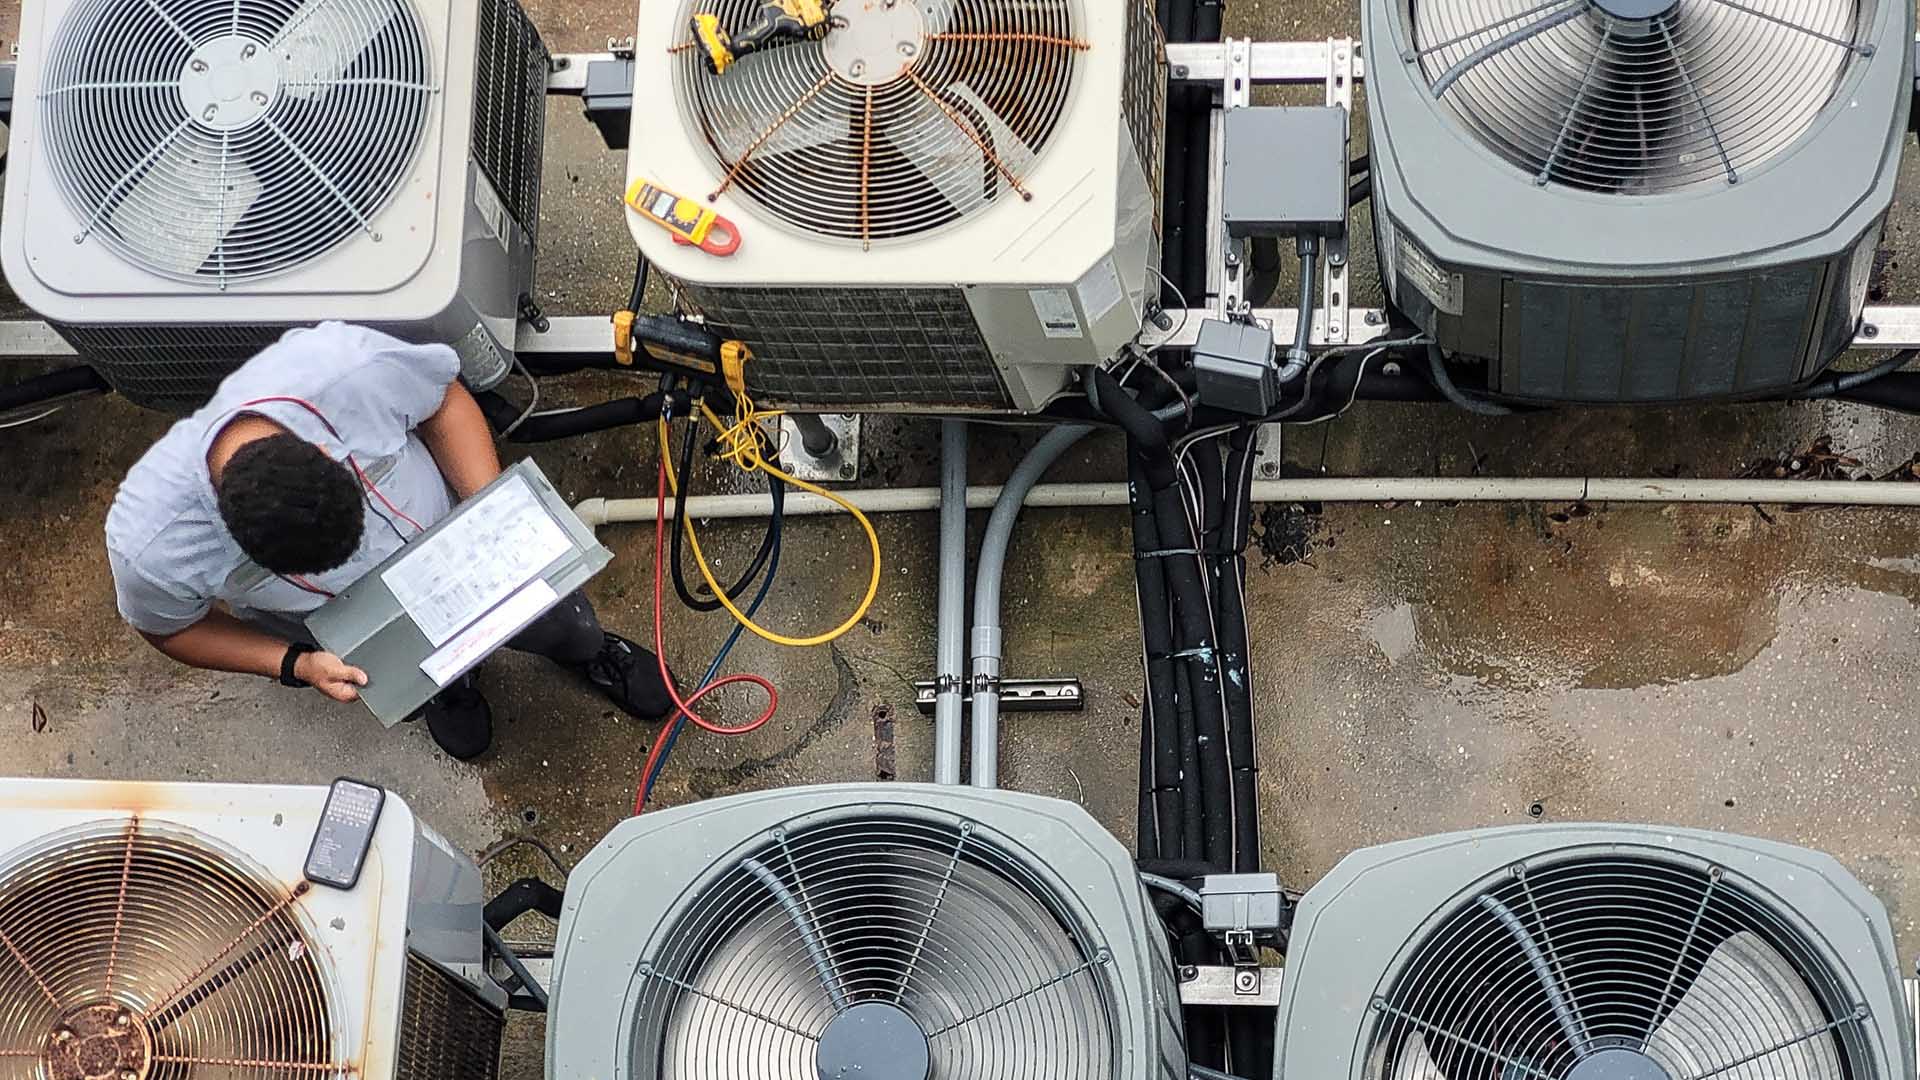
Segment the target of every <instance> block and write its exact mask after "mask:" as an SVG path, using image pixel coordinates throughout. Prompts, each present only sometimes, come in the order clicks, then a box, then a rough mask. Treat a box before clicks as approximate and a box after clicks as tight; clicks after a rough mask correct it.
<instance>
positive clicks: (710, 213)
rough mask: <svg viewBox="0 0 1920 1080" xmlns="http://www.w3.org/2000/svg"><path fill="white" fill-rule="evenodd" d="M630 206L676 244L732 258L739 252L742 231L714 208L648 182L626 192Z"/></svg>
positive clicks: (634, 186)
mask: <svg viewBox="0 0 1920 1080" xmlns="http://www.w3.org/2000/svg"><path fill="white" fill-rule="evenodd" d="M627 205H628V206H629V207H631V208H632V209H633V211H634V213H637V214H639V215H640V216H641V217H644V218H646V219H648V220H650V221H652V222H653V223H655V224H656V225H659V226H660V227H661V228H663V229H665V230H667V231H668V232H670V233H672V234H673V241H674V243H676V244H689V245H692V246H694V247H697V248H699V249H700V250H701V251H704V252H706V253H707V254H709V255H731V254H733V253H734V252H736V251H738V250H740V231H739V230H738V229H735V228H734V227H733V222H731V221H728V220H727V219H726V218H723V217H721V216H720V215H719V214H718V213H716V212H714V210H713V209H712V208H711V207H706V206H701V205H700V204H699V203H697V202H695V201H694V200H692V199H689V198H687V197H686V196H684V195H679V194H676V193H674V192H671V191H668V190H667V189H666V188H663V187H660V186H658V185H656V184H651V183H648V182H647V181H645V180H635V181H634V182H633V185H632V186H631V187H629V188H627Z"/></svg>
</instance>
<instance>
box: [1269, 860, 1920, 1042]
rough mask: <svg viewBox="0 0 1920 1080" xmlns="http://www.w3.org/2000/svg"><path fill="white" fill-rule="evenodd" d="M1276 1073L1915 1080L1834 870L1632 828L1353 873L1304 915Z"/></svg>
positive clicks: (1860, 921) (1868, 909) (1870, 908)
mask: <svg viewBox="0 0 1920 1080" xmlns="http://www.w3.org/2000/svg"><path fill="white" fill-rule="evenodd" d="M1278 1023H1279V1027H1278V1041H1277V1044H1276V1046H1277V1049H1276V1056H1275V1066H1276V1073H1275V1075H1277V1076H1291V1077H1318V1078H1322V1080H1708V1078H1713V1080H1903V1078H1907V1077H1911V1076H1913V1074H1914V1047H1913V1022H1912V1021H1911V1020H1910V1019H1909V1018H1908V1015H1907V1007H1906V999H1905V996H1904V992H1903V990H1902V986H1901V974H1900V964H1899V957H1898V954H1897V953H1896V952H1895V948H1894V939H1893V931H1892V927H1891V926H1890V925H1889V924H1888V921H1887V913H1886V911H1885V909H1883V908H1882V907H1881V905H1880V902H1879V901H1878V900H1876V899H1874V897H1873V896H1872V895H1871V894H1869V893H1868V892H1867V891H1866V889H1864V888H1863V887H1862V886H1861V885H1860V883H1859V882H1858V881H1856V880H1855V879H1854V878H1853V876H1852V875H1850V874H1848V873H1847V872H1846V871H1845V870H1844V869H1842V868H1841V866H1840V864H1839V863H1837V862H1835V861H1834V860H1833V859H1832V858H1830V857H1828V856H1826V855H1821V854H1818V853H1815V852H1811V851H1807V850H1804V849H1802V848H1796V847H1790V846H1787V845H1785V844H1777V843H1772V842H1768V841H1762V840H1750V839H1745V838H1742V837H1737V836H1728V835H1724V834H1718V833H1706V832H1694V831H1689V830H1683V829H1662V828H1655V827H1648V826H1634V825H1566V826H1532V827H1523V828H1518V829H1495V830H1485V831H1480V832H1470V833H1458V834H1454V835H1450V836H1437V837H1431V838H1428V839H1421V840H1411V841H1407V842H1404V843H1398V844H1389V845H1387V846H1385V847H1378V848H1372V849H1369V850H1366V851H1361V852H1358V853H1356V854H1354V855H1351V856H1349V857H1348V858H1347V859H1346V860H1345V861H1343V862H1341V863H1340V865H1339V866H1337V867H1336V868H1335V869H1334V871H1333V872H1332V873H1331V874H1329V875H1328V876H1327V877H1326V879H1325V880H1323V881H1321V882H1320V883H1319V884H1317V885H1315V886H1314V887H1313V889H1312V890H1311V891H1309V892H1308V893H1307V895H1306V897H1305V899H1304V900H1303V901H1302V903H1301V904H1300V906H1299V908H1298V911H1297V913H1296V916H1295V919H1294V924H1293V937H1292V942H1291V947H1290V949H1289V951H1288V955H1287V979H1286V984H1285V986H1284V988H1283V990H1282V994H1281V1001H1280V1013H1279V1020H1278Z"/></svg>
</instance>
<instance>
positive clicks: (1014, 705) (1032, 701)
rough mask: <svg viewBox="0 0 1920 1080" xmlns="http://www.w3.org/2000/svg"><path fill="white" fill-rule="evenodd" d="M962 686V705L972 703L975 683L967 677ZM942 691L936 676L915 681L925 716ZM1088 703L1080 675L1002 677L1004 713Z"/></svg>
mask: <svg viewBox="0 0 1920 1080" xmlns="http://www.w3.org/2000/svg"><path fill="white" fill-rule="evenodd" d="M960 687H961V693H962V695H963V696H962V698H961V701H962V703H963V704H962V707H963V708H966V707H970V706H971V705H972V702H973V688H972V684H971V683H970V682H968V681H966V680H964V679H963V680H961V683H960ZM939 695H940V687H939V684H938V683H936V682H935V681H934V680H932V679H921V680H919V681H917V682H915V683H914V684H913V707H914V708H916V709H918V710H920V714H921V715H922V716H932V715H933V703H934V701H935V700H937V699H938V697H939ZM1086 707H1087V697H1086V691H1085V690H1084V689H1083V688H1082V687H1081V685H1080V680H1079V679H1002V680H1000V711H1001V712H1003V713H1010V712H1079V711H1081V710H1082V709H1085V708H1086Z"/></svg>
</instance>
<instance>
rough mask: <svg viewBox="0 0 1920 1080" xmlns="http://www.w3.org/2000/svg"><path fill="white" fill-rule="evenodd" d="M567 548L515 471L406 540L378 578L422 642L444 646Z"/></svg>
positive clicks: (556, 525) (569, 546)
mask: <svg viewBox="0 0 1920 1080" xmlns="http://www.w3.org/2000/svg"><path fill="white" fill-rule="evenodd" d="M572 549H573V545H572V544H571V543H569V542H568V540H567V534H566V533H565V532H563V531H561V529H560V525H559V523H558V522H556V521H554V520H553V515H551V514H549V513H547V509H546V507H544V506H542V505H540V499H539V497H538V496H536V495H534V493H533V488H531V487H529V486H528V484H527V482H526V480H524V479H523V478H521V477H518V476H515V477H513V478H512V479H511V480H509V481H508V482H506V483H504V484H501V485H500V486H499V487H497V488H494V489H493V490H492V491H490V492H488V493H486V494H485V495H482V496H480V497H479V498H476V499H473V500H471V501H469V502H468V503H467V504H466V505H464V506H461V507H460V508H459V509H458V510H456V511H455V512H454V516H453V517H452V518H451V519H449V520H448V521H447V523H446V524H445V525H444V526H443V527H441V529H440V530H439V531H438V532H436V533H434V534H433V535H431V536H429V537H426V538H425V539H422V540H416V541H414V543H413V544H411V545H409V548H408V550H407V553H406V555H404V556H402V557H401V559H400V561H398V562H396V563H394V564H393V565H392V566H390V567H388V568H387V569H386V570H385V571H384V572H383V573H382V574H381V575H380V580H381V581H383V582H385V583H386V586H387V588H388V589H391V590H392V591H393V596H394V599H396V600H398V601H400V606H401V607H403V608H405V609H406V610H407V614H408V615H409V616H411V617H412V618H413V621H414V624H415V625H417V626H418V627H420V632H421V633H422V634H425V635H426V637H427V640H428V641H431V642H433V643H434V644H435V645H444V644H446V643H447V639H448V638H451V637H452V636H453V635H455V634H457V633H459V632H460V631H461V630H462V629H464V628H465V627H466V626H467V625H468V624H469V623H472V622H473V621H474V620H475V619H478V618H479V617H480V616H482V615H484V614H486V613H487V611H488V610H490V609H491V608H492V607H493V606H494V605H495V604H498V603H499V602H500V601H502V600H504V599H506V598H507V597H508V596H510V595H512V594H513V592H514V591H515V590H517V589H519V588H520V587H521V586H522V585H525V584H526V583H527V582H528V580H529V579H531V578H532V577H533V576H534V575H536V574H538V573H539V572H540V571H542V570H544V569H546V568H547V567H548V566H549V565H550V564H552V563H553V561H554V560H555V559H558V558H559V557H560V556H562V555H565V554H566V553H567V552H568V551H571V550H572Z"/></svg>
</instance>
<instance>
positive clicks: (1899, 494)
mask: <svg viewBox="0 0 1920 1080" xmlns="http://www.w3.org/2000/svg"><path fill="white" fill-rule="evenodd" d="M838 494H839V495H841V496H842V497H844V498H845V499H847V500H848V501H849V502H851V503H853V504H854V505H855V506H858V507H859V508H860V509H861V510H863V511H865V512H867V513H869V514H888V513H910V512H914V511H926V510H935V509H938V508H939V506H940V489H939V488H937V487H908V488H862V489H854V490H848V491H842V492H839V493H838ZM999 497H1000V486H999V485H997V484H996V485H990V486H982V487H969V488H968V489H967V507H968V508H969V509H974V510H982V509H986V508H989V507H991V506H992V505H993V504H994V500H996V499H998V498H999ZM1253 501H1254V502H1257V503H1272V502H1422V501H1425V502H1619V503H1732V504H1750V503H1801V504H1810V505H1825V506H1840V505H1852V506H1920V484H1897V483H1885V484H1880V483H1862V482H1859V481H1848V480H1687V479H1680V480H1669V479H1665V478H1657V477H1640V478H1632V477H1600V476H1595V477H1566V478H1555V477H1544V478H1535V477H1493V476H1482V477H1400V476H1385V477H1307V478H1302V479H1297V480H1257V481H1255V482H1254V484H1253ZM1024 505H1027V506H1125V505H1127V485H1126V484H1124V483H1097V484H1041V485H1039V486H1037V487H1035V488H1034V489H1033V490H1032V491H1031V492H1030V493H1028V495H1027V500H1026V503H1025V504H1024ZM653 507H654V500H652V499H585V500H582V501H581V502H580V503H579V505H577V506H575V507H574V508H573V509H574V513H576V514H578V515H580V520H581V521H583V522H585V523H586V524H587V525H589V526H592V527H596V528H597V527H598V526H601V525H605V524H609V523H613V522H636V521H637V522H650V521H652V520H653ZM837 509H838V507H836V506H834V505H833V503H831V502H829V501H827V500H826V499H823V498H821V497H820V496H818V495H814V494H812V493H810V492H804V491H802V492H788V493H787V507H786V512H787V513H788V514H789V515H801V514H825V513H830V512H833V511H835V510H837ZM772 511H773V501H772V499H770V498H769V497H768V496H766V495H764V494H746V495H695V496H692V497H691V498H689V499H688V500H687V512H688V513H690V514H692V515H693V516H694V517H697V518H701V519H703V520H704V519H707V518H757V517H766V516H767V515H768V514H769V513H772ZM667 516H668V518H669V519H671V518H672V516H673V504H672V503H668V504H667Z"/></svg>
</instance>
